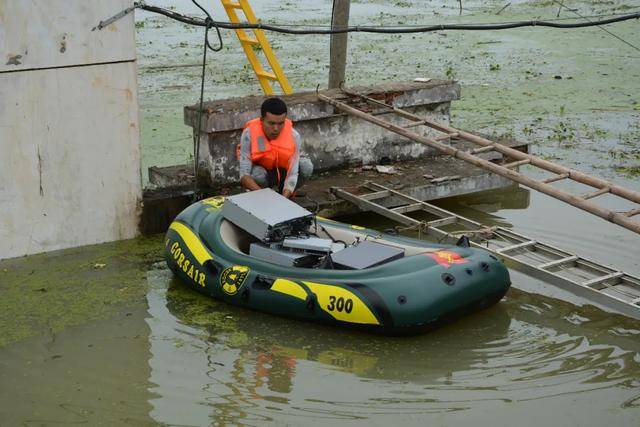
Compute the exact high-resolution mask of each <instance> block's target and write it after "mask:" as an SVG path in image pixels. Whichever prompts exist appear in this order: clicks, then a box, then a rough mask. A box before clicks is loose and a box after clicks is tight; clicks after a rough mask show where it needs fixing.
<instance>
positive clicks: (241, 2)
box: [220, 0, 292, 95]
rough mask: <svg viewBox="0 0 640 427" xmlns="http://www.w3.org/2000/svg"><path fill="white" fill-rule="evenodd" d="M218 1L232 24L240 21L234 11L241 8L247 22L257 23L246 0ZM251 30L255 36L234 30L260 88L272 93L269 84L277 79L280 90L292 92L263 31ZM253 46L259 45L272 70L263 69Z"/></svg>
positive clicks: (240, 30) (287, 92) (266, 92)
mask: <svg viewBox="0 0 640 427" xmlns="http://www.w3.org/2000/svg"><path fill="white" fill-rule="evenodd" d="M220 1H221V2H222V6H224V10H225V11H226V12H227V15H229V20H230V21H231V22H233V23H234V24H238V23H240V19H239V18H238V14H237V12H236V11H237V10H242V12H243V13H244V16H245V17H246V18H247V22H248V23H250V24H257V23H258V20H257V19H256V15H255V14H254V13H253V10H252V9H251V6H250V5H249V1H248V0H220ZM251 31H253V35H254V36H255V37H252V36H250V35H249V34H248V33H247V31H245V30H242V29H238V30H235V32H236V35H237V36H238V40H240V44H241V45H242V49H244V53H245V54H246V55H247V59H248V60H249V63H250V64H251V67H252V68H253V71H254V72H255V73H256V77H258V82H260V86H261V87H262V90H263V91H264V93H265V94H267V95H273V87H272V85H271V82H272V81H277V82H278V83H280V87H281V88H282V91H283V92H284V93H285V94H287V95H288V94H290V93H291V92H292V89H291V85H290V84H289V80H287V77H286V76H285V75H284V72H283V71H282V67H280V63H279V62H278V60H277V59H276V55H275V54H274V53H273V49H271V45H270V44H269V41H268V40H267V37H266V36H265V35H264V31H263V30H251ZM254 46H260V48H261V49H262V52H263V53H264V56H265V58H266V59H267V62H268V63H269V66H270V67H271V70H272V72H270V71H267V70H265V69H264V67H263V65H262V63H261V62H260V60H259V59H258V55H256V51H255V50H254Z"/></svg>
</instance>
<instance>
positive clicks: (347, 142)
mask: <svg viewBox="0 0 640 427" xmlns="http://www.w3.org/2000/svg"><path fill="white" fill-rule="evenodd" d="M353 89H354V90H356V91H358V92H360V93H363V94H367V95H369V96H371V97H373V98H376V99H381V100H384V101H385V102H387V103H389V104H392V105H394V106H397V107H401V108H404V109H406V110H408V111H411V112H413V113H415V114H418V115H421V116H425V117H429V118H431V119H433V120H436V121H438V122H441V123H444V124H448V123H449V106H450V102H451V101H453V100H455V99H458V98H459V96H460V87H459V85H458V84H457V83H455V82H451V81H442V80H438V81H430V82H427V83H417V82H399V83H388V84H384V85H377V86H362V87H357V88H353ZM321 93H323V94H325V95H328V96H332V97H335V98H338V99H342V100H344V101H347V98H348V97H347V96H346V95H344V94H343V93H342V92H340V91H339V90H336V89H333V90H325V91H321ZM282 98H283V99H284V100H285V102H287V105H288V106H289V110H290V112H289V117H290V118H291V119H292V120H293V121H294V122H295V127H296V129H297V130H298V131H299V132H300V134H301V135H302V141H303V151H304V152H305V153H306V154H307V155H308V156H309V157H310V158H311V161H312V162H313V164H314V168H315V170H316V171H324V170H329V169H337V168H344V167H348V166H350V165H355V164H373V163H377V162H380V161H381V160H384V161H392V162H395V161H402V160H409V159H415V158H420V157H424V156H428V155H433V154H435V152H434V150H433V149H432V148H430V147H427V146H424V145H422V144H418V143H416V142H414V141H410V140H407V139H406V138H403V137H400V136H398V135H396V134H394V133H391V132H388V131H387V130H385V129H383V128H381V127H379V126H376V125H374V124H371V123H368V122H366V121H364V120H361V119H359V118H355V117H351V116H347V115H345V114H342V113H339V114H336V113H335V112H334V108H333V107H332V106H330V105H328V104H326V103H324V102H322V101H319V100H318V99H317V95H316V93H315V92H305V93H297V94H292V95H287V96H283V97H282ZM264 99H265V97H264V96H251V97H244V98H233V99H227V100H220V101H210V102H207V103H206V104H205V105H204V109H203V112H202V114H203V116H202V127H201V129H202V132H201V145H200V151H199V156H198V158H199V161H200V164H199V170H200V171H201V173H200V176H199V177H198V180H199V182H200V183H201V184H202V185H204V186H210V187H215V186H220V185H226V184H231V183H233V182H236V181H237V180H238V178H239V177H238V162H237V160H236V145H237V144H238V143H239V141H240V134H241V133H242V128H243V126H244V124H245V122H246V121H247V120H250V119H253V118H255V117H258V116H259V115H260V111H259V109H260V105H261V104H262V101H263V100H264ZM356 103H359V104H360V105H359V106H360V107H362V106H363V105H361V103H360V102H359V101H358V102H356ZM365 107H367V110H368V111H369V112H370V113H372V114H382V113H384V111H383V109H380V108H378V109H376V108H370V107H371V106H370V105H367V106H365ZM184 118H185V123H186V124H187V125H189V126H191V127H192V128H194V132H195V131H196V128H197V120H198V108H197V106H189V107H185V110H184ZM387 119H388V120H389V121H391V122H393V123H396V124H401V123H402V122H404V121H406V120H405V119H402V118H400V117H397V116H392V115H389V116H388V118H387ZM415 130H416V131H417V132H419V133H422V134H423V135H430V136H435V135H437V134H438V133H437V132H435V131H433V130H431V129H429V128H427V127H421V128H419V127H416V128H415Z"/></svg>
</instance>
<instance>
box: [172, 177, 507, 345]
mask: <svg viewBox="0 0 640 427" xmlns="http://www.w3.org/2000/svg"><path fill="white" fill-rule="evenodd" d="M260 191H262V190H260ZM265 191H270V190H265ZM252 193H255V192H252ZM245 194H250V193H245ZM274 194H275V193H274ZM233 197H236V196H233ZM233 197H232V198H233ZM228 200H229V198H228V199H227V203H225V198H224V197H213V198H209V199H206V200H202V201H200V202H197V203H195V204H193V205H191V206H189V207H188V208H187V209H185V210H184V211H183V212H182V213H180V215H178V217H177V218H176V219H175V220H174V221H173V223H172V224H171V226H170V228H169V230H168V231H167V234H166V239H165V257H166V261H167V264H168V266H169V268H170V269H171V270H172V271H173V272H174V273H175V274H176V275H177V276H178V277H179V278H180V279H181V280H182V281H183V282H184V283H186V284H187V285H188V286H190V287H192V288H193V289H195V290H197V291H199V292H201V293H203V294H206V295H209V296H211V297H214V298H218V299H220V300H223V301H226V302H228V303H230V304H235V305H238V306H242V307H246V308H250V309H254V310H259V311H263V312H267V313H272V314H276V315H281V316H289V317H293V318H296V319H301V320H307V321H313V322H318V323H323V324H330V325H335V326H337V327H355V328H360V329H364V330H368V331H371V332H380V333H385V334H391V335H410V334H417V333H421V332H425V331H427V330H430V329H433V328H435V327H438V326H441V325H442V324H445V323H448V322H451V321H453V320H456V319H458V318H460V317H462V316H464V315H465V314H468V313H470V312H474V311H477V310H480V309H484V308H487V307H489V306H491V305H493V304H496V303H497V302H498V301H500V299H501V298H502V297H503V296H504V295H505V293H506V292H507V290H508V289H509V286H510V284H511V282H510V279H509V273H508V271H507V269H506V267H505V266H504V265H503V264H502V263H501V262H500V261H499V260H498V259H497V258H496V257H495V256H493V255H491V254H490V253H488V252H486V251H483V250H480V249H475V248H470V247H459V246H451V245H437V244H432V243H429V242H425V241H421V240H417V239H411V238H406V237H400V236H396V235H389V234H383V233H379V232H377V231H375V230H370V229H366V228H362V227H358V226H354V225H348V224H343V223H339V222H335V221H331V220H328V219H324V218H320V217H315V216H314V217H313V219H312V221H311V222H310V223H308V224H307V225H308V229H307V230H306V233H307V236H302V237H303V238H302V237H301V236H297V238H296V239H294V242H296V243H299V242H302V243H307V242H312V243H313V242H316V241H318V242H325V241H328V242H329V243H331V245H332V248H331V249H328V250H327V253H320V252H314V251H311V252H309V251H306V252H301V251H300V249H288V251H289V252H283V251H282V250H281V249H282V248H281V247H280V246H278V244H279V243H282V242H275V243H274V242H270V246H269V245H264V244H263V243H264V242H261V241H260V239H258V238H256V237H255V236H254V235H252V234H250V233H248V232H246V231H245V230H244V229H242V228H240V227H239V226H238V225H236V224H234V223H233V222H231V221H229V220H228V219H227V218H226V217H225V215H224V214H223V210H224V209H223V207H224V205H225V204H229V202H228ZM287 202H288V203H291V202H289V201H287ZM295 206H296V207H297V205H295ZM300 209H302V208H300ZM305 239H307V240H305ZM298 246H299V245H298ZM307 246H308V245H307ZM275 247H277V248H279V249H277V250H274V249H272V248H275ZM296 247H297V246H296ZM254 249H260V250H261V251H262V252H260V253H261V254H262V253H263V252H266V253H267V254H268V255H269V254H271V252H274V253H276V255H278V256H280V255H281V254H282V253H284V254H285V255H287V256H291V255H292V254H293V255H295V258H296V261H295V262H296V264H295V265H283V263H282V262H281V261H277V262H273V261H272V260H270V258H269V259H265V257H264V256H262V255H261V256H260V257H257V256H253V255H251V254H252V253H253V251H254ZM372 250H373V252H372ZM256 253H257V252H256ZM362 254H365V255H366V254H372V255H371V257H376V256H377V257H382V260H381V261H380V260H378V262H377V263H374V261H375V260H374V261H372V262H370V263H369V264H371V265H367V261H370V260H367V259H361V258H358V255H362ZM385 257H386V258H385ZM287 259H288V258H287ZM342 259H346V260H347V261H340V262H341V263H342V264H340V263H339V262H338V260H342ZM300 260H302V261H304V262H301V263H298V262H299V261H300ZM354 260H355V261H354ZM357 263H360V264H359V265H355V266H354V264H357ZM362 263H364V264H362ZM363 266H364V267H363Z"/></svg>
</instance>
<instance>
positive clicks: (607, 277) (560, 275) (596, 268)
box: [331, 182, 640, 320]
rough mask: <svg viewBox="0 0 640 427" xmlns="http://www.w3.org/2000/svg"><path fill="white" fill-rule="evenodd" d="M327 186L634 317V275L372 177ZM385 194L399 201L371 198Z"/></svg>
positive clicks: (638, 295) (638, 287)
mask: <svg viewBox="0 0 640 427" xmlns="http://www.w3.org/2000/svg"><path fill="white" fill-rule="evenodd" d="M331 191H332V192H333V193H334V194H335V195H336V196H337V197H339V198H341V199H344V200H346V201H348V202H351V203H353V204H355V205H356V206H358V207H359V208H360V209H362V210H367V211H372V212H375V213H377V214H380V215H382V216H385V217H387V218H389V219H392V220H394V221H396V222H399V223H401V224H404V225H406V226H408V227H409V228H415V229H416V230H418V231H420V232H424V233H426V234H428V235H430V236H432V237H434V238H435V239H436V240H438V241H441V242H442V241H446V242H448V243H452V244H454V243H456V242H457V241H458V239H459V238H460V237H461V235H467V236H469V237H470V241H471V245H472V246H475V247H479V248H483V249H486V250H488V251H490V252H492V253H493V254H495V255H496V256H498V257H500V258H501V259H502V260H503V262H504V263H505V264H506V265H507V266H508V267H511V268H513V269H515V270H518V271H520V272H522V273H525V274H527V275H529V276H532V277H534V278H536V279H539V280H543V281H545V282H548V283H551V284H553V285H556V286H558V287H560V288H562V289H565V290H567V291H569V292H572V293H574V294H576V295H579V296H581V297H584V298H586V299H588V300H589V301H594V302H596V303H599V304H601V305H603V306H605V307H609V308H611V309H613V310H615V311H617V312H619V313H622V314H624V315H627V316H630V317H633V318H636V319H639V320H640V277H636V276H632V275H630V274H627V273H624V272H622V271H619V270H617V269H615V268H612V267H609V266H606V265H602V264H599V263H597V262H595V261H591V260H588V259H586V258H583V257H581V256H578V255H575V254H572V253H570V252H567V251H565V250H563V249H560V248H557V247H555V246H552V245H549V244H546V243H542V242H538V241H536V240H534V239H531V238H529V237H527V236H524V235H522V234H519V233H516V232H514V231H511V230H509V229H506V228H504V227H488V226H486V225H483V224H481V223H479V222H476V221H473V220H471V219H468V218H465V217H463V216H460V215H456V214H455V213H453V212H450V211H447V210H445V209H442V208H439V207H437V206H435V205H432V204H430V203H427V202H423V201H421V200H419V199H416V198H413V197H411V196H408V195H406V194H403V193H401V192H399V191H396V190H393V189H390V188H388V187H385V186H383V185H380V184H376V183H373V182H365V183H364V184H363V185H362V186H360V187H359V188H358V193H359V194H354V193H353V192H349V191H347V190H346V189H343V188H338V187H332V188H331ZM390 197H393V198H394V200H396V201H397V200H400V201H401V203H402V204H401V205H399V206H397V207H394V208H387V207H385V206H383V205H381V204H379V203H376V201H379V200H381V199H385V198H390ZM409 212H425V213H427V214H429V215H431V216H433V217H435V218H434V219H432V220H424V221H420V220H417V219H415V218H412V217H410V216H408V215H406V214H407V213H409ZM452 225H455V226H457V227H463V228H464V231H457V232H456V231H446V230H445V228H447V227H450V226H452ZM474 236H475V237H474Z"/></svg>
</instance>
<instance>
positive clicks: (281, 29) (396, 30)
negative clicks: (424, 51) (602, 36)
mask: <svg viewBox="0 0 640 427" xmlns="http://www.w3.org/2000/svg"><path fill="white" fill-rule="evenodd" d="M192 1H193V0H192ZM138 7H139V8H140V9H143V10H147V11H149V12H155V13H159V14H161V15H165V16H167V17H169V18H172V19H175V20H177V21H180V22H183V23H185V24H190V25H197V26H215V27H216V28H217V29H220V28H223V29H227V30H238V29H242V30H264V31H274V32H278V33H283V34H297V35H310V34H316V35H321V34H343V33H355V32H361V33H380V34H411V33H428V32H434V31H446V30H458V31H489V30H507V29H514V28H522V27H549V28H564V29H569V28H585V27H596V26H600V25H607V24H613V23H617V22H623V21H628V20H631V19H638V18H640V12H636V13H628V14H622V15H618V16H614V17H612V18H608V19H601V20H597V21H586V22H577V23H561V22H558V21H560V20H553V19H550V20H530V21H515V22H502V23H489V24H481V23H480V24H478V23H472V24H438V25H427V26H389V27H383V26H370V25H356V26H348V27H343V28H328V29H323V28H316V29H312V28H308V27H307V28H303V29H295V28H286V27H285V26H283V25H270V24H263V23H256V24H251V23H231V22H222V21H213V20H210V21H207V20H203V19H201V18H193V17H189V16H186V15H182V14H180V13H177V12H174V11H171V10H167V9H163V8H160V7H156V6H150V5H147V4H138ZM582 19H585V18H582ZM564 20H566V19H564Z"/></svg>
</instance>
